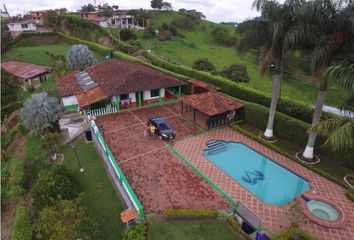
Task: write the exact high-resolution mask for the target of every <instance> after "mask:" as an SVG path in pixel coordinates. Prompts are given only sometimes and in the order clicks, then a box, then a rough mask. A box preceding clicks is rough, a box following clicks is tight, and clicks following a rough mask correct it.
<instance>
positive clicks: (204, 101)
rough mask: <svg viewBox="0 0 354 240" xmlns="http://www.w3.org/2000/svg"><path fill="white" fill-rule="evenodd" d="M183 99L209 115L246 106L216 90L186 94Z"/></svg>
mask: <svg viewBox="0 0 354 240" xmlns="http://www.w3.org/2000/svg"><path fill="white" fill-rule="evenodd" d="M182 101H183V103H185V104H188V105H190V106H192V107H193V108H195V109H197V110H198V111H200V112H202V113H204V114H206V115H208V116H214V115H217V114H221V113H225V112H228V111H232V110H235V109H239V108H242V107H243V106H244V105H243V104H242V103H239V102H236V101H233V100H231V99H229V98H227V97H225V96H222V95H220V94H217V93H215V92H206V93H200V94H194V95H188V96H184V97H182Z"/></svg>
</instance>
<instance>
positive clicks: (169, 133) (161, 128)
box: [147, 117, 176, 141]
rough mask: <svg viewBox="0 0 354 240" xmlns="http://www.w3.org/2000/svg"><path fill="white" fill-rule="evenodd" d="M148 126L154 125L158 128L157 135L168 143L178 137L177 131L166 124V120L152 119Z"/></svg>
mask: <svg viewBox="0 0 354 240" xmlns="http://www.w3.org/2000/svg"><path fill="white" fill-rule="evenodd" d="M147 125H148V126H150V125H153V126H154V127H155V128H156V130H155V135H157V136H158V137H159V138H160V139H161V140H164V141H168V140H170V139H174V138H175V137H176V131H175V130H174V129H173V128H172V127H171V126H170V124H168V123H167V122H166V120H165V119H164V118H161V117H155V118H150V119H149V120H148V122H147Z"/></svg>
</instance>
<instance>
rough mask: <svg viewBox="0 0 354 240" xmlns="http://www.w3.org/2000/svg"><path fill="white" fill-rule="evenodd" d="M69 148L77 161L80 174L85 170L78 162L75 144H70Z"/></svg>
mask: <svg viewBox="0 0 354 240" xmlns="http://www.w3.org/2000/svg"><path fill="white" fill-rule="evenodd" d="M70 147H71V148H72V149H73V151H74V154H75V158H76V161H77V163H78V164H79V167H80V172H83V171H84V170H85V169H84V168H83V167H82V165H81V163H80V160H79V157H78V156H77V152H76V144H75V143H72V144H70Z"/></svg>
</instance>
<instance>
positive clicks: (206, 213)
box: [163, 209, 218, 218]
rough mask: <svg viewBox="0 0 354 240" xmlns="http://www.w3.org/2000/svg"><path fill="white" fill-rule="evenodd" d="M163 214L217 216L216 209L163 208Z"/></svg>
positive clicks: (174, 215) (169, 215)
mask: <svg viewBox="0 0 354 240" xmlns="http://www.w3.org/2000/svg"><path fill="white" fill-rule="evenodd" d="M163 215H164V216H166V217H211V218H216V217H217V216H218V212H217V211H210V210H187V209H165V210H164V211H163Z"/></svg>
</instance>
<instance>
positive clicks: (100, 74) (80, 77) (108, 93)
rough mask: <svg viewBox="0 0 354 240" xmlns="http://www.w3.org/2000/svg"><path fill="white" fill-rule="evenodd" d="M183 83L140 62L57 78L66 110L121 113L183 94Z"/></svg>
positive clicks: (108, 63) (109, 63)
mask: <svg viewBox="0 0 354 240" xmlns="http://www.w3.org/2000/svg"><path fill="white" fill-rule="evenodd" d="M183 85H185V82H184V81H181V80H178V79H176V78H174V77H171V76H169V75H166V74H164V73H162V72H159V71H157V70H154V69H152V68H149V67H145V66H143V65H141V64H138V63H133V62H128V61H121V60H116V59H111V60H108V61H106V62H103V63H99V64H96V65H94V66H91V67H89V68H87V69H85V70H84V71H81V72H78V71H76V72H72V73H69V74H67V75H65V76H62V77H60V78H58V79H57V87H58V94H59V96H60V97H61V101H62V105H63V107H64V109H66V110H71V109H78V108H80V109H83V110H86V111H87V110H96V109H105V111H113V112H119V111H120V109H121V108H125V107H131V106H136V107H141V106H142V105H144V104H150V103H154V102H163V101H164V100H165V99H168V97H171V95H172V92H178V93H179V95H180V94H181V86H183Z"/></svg>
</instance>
